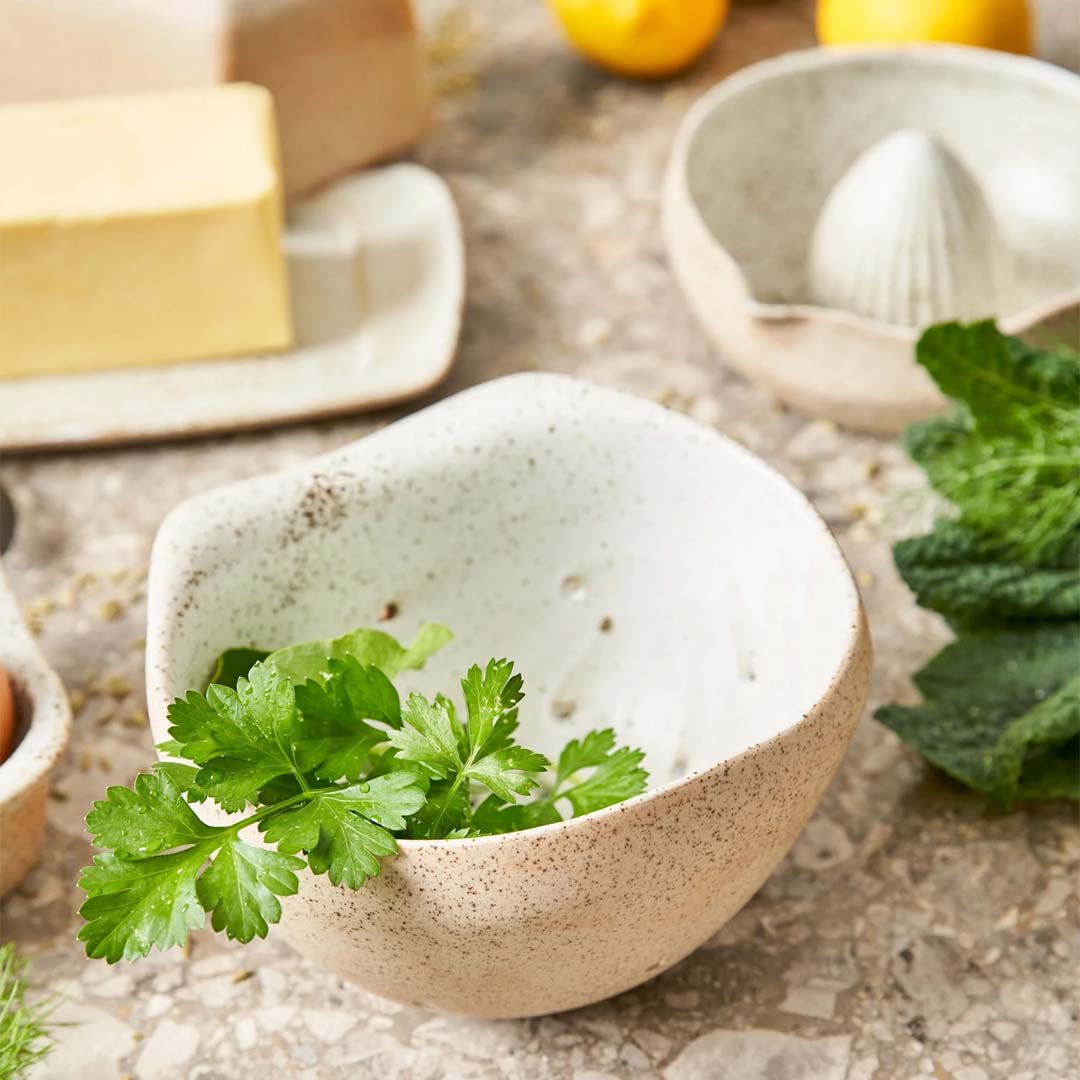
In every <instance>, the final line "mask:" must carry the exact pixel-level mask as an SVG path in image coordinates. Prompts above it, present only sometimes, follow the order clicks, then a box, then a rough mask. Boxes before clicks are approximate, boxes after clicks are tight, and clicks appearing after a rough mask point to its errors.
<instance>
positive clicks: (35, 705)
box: [0, 570, 71, 896]
mask: <svg viewBox="0 0 1080 1080" xmlns="http://www.w3.org/2000/svg"><path fill="white" fill-rule="evenodd" d="M0 667H3V668H4V670H5V671H6V672H7V673H8V676H9V677H10V679H11V684H12V691H13V693H14V697H15V717H16V728H15V749H14V750H13V751H12V754H11V757H9V758H8V759H7V761H5V762H4V763H3V764H0V896H6V895H7V894H8V893H9V892H11V890H12V889H14V888H15V886H16V885H18V884H19V882H20V881H22V879H23V878H24V877H25V876H26V875H27V873H28V872H29V870H30V868H31V867H32V866H33V865H34V863H35V862H36V861H37V857H38V855H40V854H41V845H42V841H43V839H44V836H45V809H46V806H47V804H48V799H49V770H50V769H51V768H52V766H53V765H54V764H55V762H56V759H57V758H58V757H59V756H60V754H61V753H62V752H63V750H64V747H65V746H66V745H67V741H68V736H69V734H70V733H71V706H70V705H69V704H68V697H67V692H66V691H65V690H64V687H63V684H62V683H61V682H60V678H59V676H58V675H57V674H56V673H55V672H54V671H53V670H52V669H51V668H50V667H49V665H48V664H47V663H46V662H45V658H44V657H43V656H42V655H41V653H40V652H39V651H38V647H37V645H36V644H35V643H34V639H33V637H32V636H31V634H30V631H29V630H27V628H26V626H25V624H24V623H23V621H22V616H21V615H20V614H19V609H18V606H17V605H16V603H15V597H14V596H12V594H11V590H10V589H9V588H8V584H7V581H6V579H5V578H4V573H3V571H2V570H0Z"/></svg>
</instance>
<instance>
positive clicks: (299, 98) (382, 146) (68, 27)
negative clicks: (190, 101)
mask: <svg viewBox="0 0 1080 1080" xmlns="http://www.w3.org/2000/svg"><path fill="white" fill-rule="evenodd" d="M234 81H235V82H252V83H257V84H259V85H261V86H265V87H266V88H267V89H269V90H270V91H271V93H272V94H273V96H274V104H275V108H276V112H277V118H278V124H279V127H280V135H281V143H282V149H283V154H284V161H285V187H286V191H287V193H288V194H290V195H294V194H297V193H299V192H303V191H307V190H310V189H312V188H315V187H318V186H319V185H320V184H323V183H325V182H326V181H328V180H331V179H333V178H334V177H336V176H340V175H341V174H343V173H346V172H349V171H351V170H352V169H356V168H359V167H361V166H363V165H367V164H369V163H371V162H373V161H378V160H380V159H383V158H387V157H389V156H392V155H394V154H396V153H399V152H400V151H402V150H404V149H405V148H406V147H408V146H409V145H410V144H411V143H413V142H414V141H415V140H416V139H417V138H418V137H419V136H420V135H421V134H422V133H423V131H424V130H425V129H426V127H427V125H428V124H429V122H430V118H431V93H430V88H429V84H428V80H427V72H426V65H425V59H424V53H423V47H422V45H421V43H420V40H419V37H418V35H417V31H416V24H415V20H414V18H413V12H412V6H411V4H410V2H409V0H0V101H6V102H13V101H32V100H40V99H46V98H58V97H71V96H80V95H89V94H99V93H116V92H128V91H139V90H165V89H173V88H180V87H197V86H209V85H213V84H215V83H219V82H234Z"/></svg>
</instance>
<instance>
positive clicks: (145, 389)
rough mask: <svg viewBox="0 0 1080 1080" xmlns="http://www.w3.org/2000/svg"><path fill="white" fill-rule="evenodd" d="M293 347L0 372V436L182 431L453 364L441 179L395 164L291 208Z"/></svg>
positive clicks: (458, 295) (455, 308) (450, 225)
mask: <svg viewBox="0 0 1080 1080" xmlns="http://www.w3.org/2000/svg"><path fill="white" fill-rule="evenodd" d="M285 246H286V251H287V253H288V260H289V276H290V281H291V287H292V301H293V317H294V322H295V327H296V337H297V341H298V342H299V344H298V345H297V346H296V347H295V348H293V349H292V350H290V351H289V352H285V353H279V354H272V355H271V354H267V355H261V356H245V357H236V358H228V359H219V360H205V361H199V362H197V363H186V364H172V365H167V366H155V367H146V368H129V369H127V370H117V371H100V372H93V373H85V374H77V375H49V376H40V377H38V378H28V379H9V380H0V449H5V450H29V449H47V448H54V447H66V446H88V445H96V444H106V443H122V442H134V441H138V440H149V439H161V438H177V437H185V436H192V435H205V434H210V433H218V432H229V431H236V430H240V429H243V428H256V427H268V426H271V425H274V424H278V423H282V422H287V421H296V420H307V419H314V418H317V417H326V416H333V415H338V414H343V413H350V412H358V411H361V410H364V409H374V408H379V407H383V406H386V405H391V404H394V403H396V402H400V401H404V400H407V399H408V398H412V397H415V396H417V395H420V394H423V393H425V392H426V391H428V390H430V389H431V388H432V387H433V386H435V385H436V384H437V383H438V382H439V381H440V380H441V379H442V378H443V377H444V376H445V375H446V374H447V372H448V371H449V369H450V364H451V362H452V360H453V356H454V350H455V348H456V345H457V338H458V332H459V330H460V326H461V310H462V304H463V301H464V292H465V256H464V245H463V242H462V236H461V223H460V220H459V218H458V214H457V208H456V207H455V205H454V201H453V198H452V196H451V195H450V191H449V189H448V188H447V187H446V184H445V183H444V182H443V181H442V180H441V179H440V178H439V177H438V176H436V175H435V174H434V173H432V172H431V171H430V170H428V169H424V168H421V167H420V166H418V165H410V164H399V165H391V166H387V167H385V168H381V169H374V170H370V171H366V172H363V173H358V174H356V175H355V176H351V177H349V178H347V179H345V180H342V181H341V182H339V183H337V184H335V185H333V186H332V187H330V188H328V189H327V190H326V191H325V192H323V193H322V194H320V195H318V196H317V197H315V198H314V199H312V200H310V201H309V202H306V203H302V204H300V205H298V206H296V207H295V208H294V209H293V210H291V212H290V214H289V222H288V228H287V231H286V240H285Z"/></svg>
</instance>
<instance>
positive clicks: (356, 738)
mask: <svg viewBox="0 0 1080 1080" xmlns="http://www.w3.org/2000/svg"><path fill="white" fill-rule="evenodd" d="M327 666H328V668H329V672H328V674H327V676H326V677H325V678H323V679H309V680H308V681H307V682H306V683H302V684H301V685H300V686H298V687H297V688H296V704H297V708H298V709H299V713H300V715H299V719H298V721H297V723H296V725H295V739H296V742H295V751H296V756H297V760H298V763H299V765H300V767H301V768H302V769H303V770H305V771H310V772H312V773H314V775H315V776H316V777H318V778H319V779H320V780H339V779H341V778H342V777H344V778H345V779H347V780H356V779H358V778H359V776H360V774H361V773H362V772H363V771H364V767H365V764H366V763H367V759H368V756H369V755H370V753H371V751H372V750H373V749H374V748H375V747H376V746H378V745H380V744H381V743H384V742H385V741H386V732H385V731H384V730H383V729H381V728H377V727H372V726H371V725H370V724H366V723H364V721H365V720H375V721H378V722H380V723H382V724H386V725H389V726H390V727H400V726H401V702H400V700H399V698H398V693H397V691H396V690H395V689H394V684H393V683H391V682H390V680H389V679H388V678H387V677H386V675H385V674H383V672H382V671H380V670H379V668H377V667H374V666H372V667H364V666H363V665H361V664H360V663H359V662H358V661H357V660H356V659H355V658H354V657H352V656H348V657H346V658H345V659H344V660H337V659H332V660H330V661H329V663H328V665H327Z"/></svg>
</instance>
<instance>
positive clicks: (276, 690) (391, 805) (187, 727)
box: [79, 624, 648, 963]
mask: <svg viewBox="0 0 1080 1080" xmlns="http://www.w3.org/2000/svg"><path fill="white" fill-rule="evenodd" d="M449 638H450V634H449V631H447V630H446V629H445V628H444V627H441V626H436V625H433V624H432V625H428V626H425V627H423V628H422V629H421V631H420V633H419V634H418V636H417V638H416V640H415V641H414V642H413V643H412V645H410V646H408V647H405V646H402V645H400V644H399V643H398V642H397V641H395V640H394V639H393V638H392V637H390V636H389V635H388V634H384V633H382V632H381V631H378V630H368V629H360V630H354V631H352V632H351V633H349V634H346V635H344V636H343V637H340V638H336V639H333V640H328V641H317V642H310V643H306V644H303V645H295V646H291V647H289V648H285V649H281V650H278V651H277V652H266V651H261V650H255V649H247V648H242V649H229V650H228V651H227V652H225V653H224V654H222V656H221V658H219V660H218V662H217V664H216V665H215V668H214V674H213V679H214V680H215V681H214V682H212V683H211V684H210V685H209V686H208V687H207V688H206V690H205V692H199V691H194V690H193V691H190V692H189V693H188V694H187V695H186V696H185V697H183V698H179V699H177V700H176V701H175V702H174V703H173V705H172V706H171V708H170V710H169V735H170V740H169V741H168V742H167V743H164V744H162V746H161V749H162V750H164V751H165V752H167V753H168V754H169V755H170V757H172V758H173V759H175V760H171V761H163V762H159V763H157V764H156V765H154V766H153V767H152V769H151V770H150V772H148V773H142V774H140V775H139V776H137V777H136V778H135V782H134V784H133V786H132V787H130V788H125V787H110V788H109V789H108V790H107V791H106V797H105V798H104V799H102V800H100V801H98V802H95V803H94V807H93V809H92V810H91V811H90V813H89V814H88V815H87V818H86V826H87V830H88V831H89V833H90V835H91V837H92V839H93V842H94V845H95V846H96V847H98V848H102V849H103V851H102V852H101V853H100V854H98V855H96V856H95V858H94V862H93V865H92V866H89V867H87V868H86V869H84V870H83V872H82V875H81V877H80V879H79V886H80V888H82V889H83V891H84V892H85V893H86V894H87V899H86V901H85V902H84V903H83V905H82V908H81V909H80V914H81V915H82V916H83V919H84V920H85V922H84V925H83V926H82V928H81V929H80V931H79V938H80V939H81V940H82V941H83V942H84V943H85V946H86V952H87V955H89V956H91V957H101V958H104V959H105V960H107V961H108V962H109V963H114V962H115V961H117V960H119V959H121V958H124V959H128V960H132V959H135V958H137V957H140V956H145V955H146V954H147V953H148V952H149V951H150V950H151V949H152V948H154V947H155V946H156V947H157V948H159V949H168V948H170V947H172V946H178V945H182V944H183V943H184V942H185V941H186V940H187V936H188V933H189V931H191V930H194V929H199V928H201V927H203V926H204V925H205V924H206V920H207V916H209V920H210V925H211V926H212V927H213V928H214V929H215V930H218V931H224V932H225V934H226V935H227V936H228V937H230V938H233V939H235V940H237V941H241V942H249V941H251V940H252V939H253V938H256V937H265V936H266V933H267V930H268V928H269V926H270V925H271V924H272V923H276V922H277V921H278V920H279V919H280V918H281V903H280V899H279V898H280V897H283V896H291V895H293V894H294V893H295V892H296V891H297V889H298V888H299V878H298V876H297V875H298V874H300V873H301V872H303V871H305V870H306V871H308V872H310V873H313V874H325V875H327V877H328V878H329V879H330V881H331V882H332V883H333V884H334V885H344V886H347V887H348V888H350V889H359V888H361V886H363V884H364V882H365V881H366V880H367V879H368V878H370V877H374V876H376V875H377V874H378V873H379V870H380V861H381V860H382V859H384V858H387V857H388V856H391V855H393V854H394V853H395V852H396V851H397V841H398V839H399V838H401V837H411V838H421V839H453V838H464V837H473V836H483V835H489V834H495V833H505V832H512V831H516V830H520V829H528V828H533V827H535V826H538V825H545V824H550V823H553V822H557V821H561V820H562V819H563V813H562V809H560V808H561V807H562V808H566V809H568V810H569V812H570V815H571V816H578V815H581V814H587V813H592V812H593V811H595V810H599V809H602V808H603V807H605V806H610V805H612V804H613V803H617V802H621V801H622V800H624V799H628V798H631V797H632V796H634V795H637V794H639V793H640V792H642V791H644V790H645V786H646V784H647V782H648V775H647V773H646V772H645V771H644V769H642V768H641V767H640V762H641V759H642V753H641V751H640V750H630V749H626V748H618V749H617V748H616V747H615V736H614V733H613V732H611V731H610V730H605V731H598V732H592V733H590V734H588V735H586V736H585V738H584V739H582V740H581V741H577V740H574V741H572V742H570V743H569V744H568V745H567V746H566V748H565V749H564V750H563V752H562V754H561V755H560V757H559V761H558V765H557V768H556V770H555V778H554V782H553V783H552V785H551V787H550V790H547V791H544V792H543V793H542V794H541V795H540V797H539V798H534V799H533V800H532V801H530V802H520V801H519V798H521V797H524V796H528V795H532V794H534V793H535V792H536V791H537V789H541V785H542V777H543V776H544V774H545V773H546V771H547V770H548V768H549V762H548V760H547V758H545V757H544V756H543V755H542V754H539V753H536V752H535V751H533V750H527V749H526V748H524V747H522V746H519V745H517V743H516V742H515V740H514V736H515V733H516V730H517V726H518V705H519V704H520V702H521V700H522V697H523V696H524V695H523V691H522V679H521V676H520V675H519V674H516V673H515V672H514V666H513V664H512V663H511V662H510V661H509V660H491V661H489V662H488V664H487V665H486V666H485V667H484V668H481V667H479V666H473V667H471V668H470V669H469V670H468V672H467V673H466V675H465V678H464V679H463V680H462V682H461V691H462V696H463V699H464V705H465V708H464V712H463V713H462V714H459V713H458V711H457V709H456V707H455V705H454V703H453V702H452V701H451V700H450V699H449V698H447V697H445V696H443V695H442V694H439V695H436V696H435V698H433V699H431V700H428V699H427V698H425V697H424V696H422V695H420V694H416V693H414V694H410V695H409V697H408V699H407V700H406V702H405V704H404V706H403V705H402V702H401V699H400V697H399V695H398V692H397V689H396V688H395V687H394V684H393V682H392V680H393V679H394V678H395V677H396V676H397V675H399V674H400V673H401V672H402V671H405V670H407V669H415V668H420V667H422V666H423V664H424V663H425V661H426V660H427V659H428V657H429V656H430V655H431V654H432V653H433V652H435V651H436V650H437V649H439V648H440V647H441V646H442V645H443V644H445V643H446V642H447V641H448V640H449ZM207 801H209V802H212V803H215V804H216V805H217V806H218V807H220V808H221V809H222V810H224V811H226V812H228V813H229V814H234V815H239V816H238V817H237V818H236V819H235V820H233V821H231V822H229V823H228V824H224V825H211V824H209V823H208V822H205V821H203V820H202V818H200V817H199V815H198V814H197V813H196V812H195V810H194V809H193V808H192V806H193V804H194V805H198V804H200V803H204V802H207ZM260 834H261V841H262V842H261V843H259V842H253V841H256V838H257V837H258V836H259V835H260ZM245 836H246V837H247V838H246V839H245Z"/></svg>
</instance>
